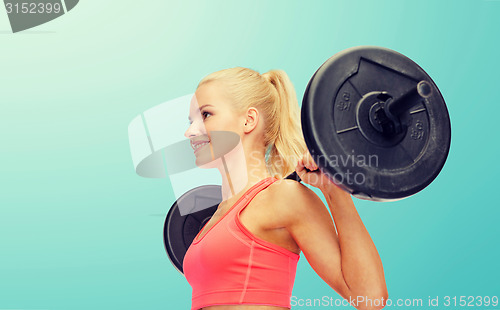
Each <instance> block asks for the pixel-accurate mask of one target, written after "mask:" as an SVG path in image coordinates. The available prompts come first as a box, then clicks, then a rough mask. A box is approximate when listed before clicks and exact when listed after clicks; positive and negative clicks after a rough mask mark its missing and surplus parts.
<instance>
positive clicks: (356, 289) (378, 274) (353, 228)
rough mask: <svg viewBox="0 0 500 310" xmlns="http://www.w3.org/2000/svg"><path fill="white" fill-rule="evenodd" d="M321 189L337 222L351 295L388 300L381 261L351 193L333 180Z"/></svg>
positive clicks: (346, 279)
mask: <svg viewBox="0 0 500 310" xmlns="http://www.w3.org/2000/svg"><path fill="white" fill-rule="evenodd" d="M320 190H321V192H322V193H323V195H324V196H325V199H326V201H327V203H328V208H329V209H330V212H331V214H332V216H333V220H334V222H335V226H336V229H337V235H338V240H339V248H340V256H341V258H340V261H341V269H342V274H343V277H344V281H345V283H346V285H347V287H348V288H349V291H350V295H351V296H360V297H365V298H366V297H368V298H378V299H381V298H383V299H384V300H387V295H388V293H387V288H386V284H385V277H384V269H383V267H382V261H381V260H380V256H379V254H378V252H377V249H376V248H375V245H374V244H373V241H372V239H371V237H370V235H369V233H368V231H367V230H366V227H365V225H364V224H363V222H362V221H361V218H360V217H359V214H358V212H357V211H356V207H355V206H354V202H353V201H352V198H351V195H350V194H349V193H347V192H345V191H343V190H341V189H340V188H339V187H337V186H336V185H335V184H333V183H329V184H328V183H327V184H325V185H323V186H322V187H320ZM379 301H381V300H379ZM374 302H375V301H374ZM380 304H381V305H385V303H383V304H382V303H380ZM368 305H369V303H368Z"/></svg>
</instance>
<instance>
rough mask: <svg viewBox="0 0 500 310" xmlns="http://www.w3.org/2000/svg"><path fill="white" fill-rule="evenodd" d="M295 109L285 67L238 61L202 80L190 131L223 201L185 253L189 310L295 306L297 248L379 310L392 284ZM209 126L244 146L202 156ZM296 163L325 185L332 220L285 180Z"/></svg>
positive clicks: (345, 291)
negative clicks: (320, 163)
mask: <svg viewBox="0 0 500 310" xmlns="http://www.w3.org/2000/svg"><path fill="white" fill-rule="evenodd" d="M299 117H300V113H299V106H298V103H297V99H296V95H295V91H294V88H293V85H292V84H291V82H290V80H289V78H288V76H287V75H286V73H285V72H283V71H280V70H272V71H269V72H267V73H265V74H262V75H261V74H259V73H258V72H255V71H253V70H251V69H247V68H232V69H227V70H222V71H219V72H215V73H212V74H210V75H208V76H207V77H205V78H204V79H203V80H202V81H201V82H200V83H199V85H198V88H197V90H196V93H195V97H194V98H193V100H192V102H191V107H190V121H191V124H190V126H189V128H188V130H187V131H186V133H185V136H186V137H187V138H189V139H191V143H192V146H193V149H194V152H195V155H196V157H197V164H199V166H202V167H203V168H210V167H215V168H218V169H219V170H220V172H221V176H222V197H223V201H222V203H221V204H220V205H219V206H218V208H217V211H216V212H215V213H214V215H213V216H212V218H211V219H210V221H208V222H207V223H206V225H205V226H204V227H203V229H202V230H201V231H200V232H199V233H198V235H197V236H196V238H195V239H194V241H193V243H192V244H191V246H190V247H189V249H188V251H187V253H186V256H185V258H184V266H183V268H184V273H185V276H186V279H187V280H188V282H189V283H190V285H191V286H192V288H193V295H192V309H193V310H196V309H203V310H209V309H210V310H250V309H252V310H257V309H258V310H271V309H272V310H277V309H289V308H291V307H290V305H291V301H290V298H291V292H292V288H293V281H294V279H295V271H296V266H297V261H298V259H299V254H300V252H301V251H302V252H303V253H304V256H305V257H306V259H307V261H308V262H309V263H310V265H311V266H312V268H313V269H314V270H315V271H316V273H317V274H318V275H319V276H320V277H321V278H322V279H323V280H324V281H325V282H326V283H327V284H328V285H329V286H330V287H332V288H333V289H334V290H335V291H336V292H338V293H339V294H340V295H341V296H342V297H343V298H345V299H347V300H348V301H350V302H351V305H353V306H355V307H356V308H357V309H381V308H383V306H384V301H385V300H386V299H387V289H386V284H385V279H384V272H383V268H382V263H381V260H380V257H379V255H378V253H377V250H376V248H375V246H374V244H373V242H372V240H371V238H370V235H369V234H368V232H367V230H366V229H365V227H364V225H363V223H362V221H361V219H360V217H359V215H358V213H357V211H356V208H355V206H354V204H353V201H352V199H351V197H350V195H349V194H348V193H346V192H345V191H343V190H341V189H340V188H339V187H337V186H336V185H335V184H334V183H333V182H331V181H330V179H329V178H328V177H327V176H326V175H324V174H323V173H321V172H320V170H319V169H318V167H317V166H316V164H315V163H314V161H313V160H312V158H311V155H310V154H309V153H308V151H307V148H306V146H305V142H304V140H303V136H302V132H301V128H300V119H299ZM212 132H232V133H236V134H237V135H239V138H240V148H239V151H232V152H231V153H230V154H227V156H224V157H223V160H220V159H217V158H215V160H213V161H212V162H210V163H208V164H207V161H204V162H200V163H198V159H199V158H201V157H202V156H203V154H204V153H205V155H206V154H212V158H213V154H214V151H213V148H214V141H212V140H211V133H212ZM236 149H238V148H236ZM209 157H210V156H209ZM294 170H296V171H297V173H298V175H299V176H300V178H301V179H302V181H303V182H305V183H308V184H310V185H312V186H315V187H318V188H319V189H320V190H321V192H322V193H323V195H324V196H325V198H326V201H327V203H328V209H329V210H330V212H331V214H332V215H333V221H332V217H331V216H330V213H329V212H328V210H327V208H325V205H324V204H323V202H322V201H321V199H320V198H319V197H318V196H317V195H316V194H315V193H314V192H313V191H312V190H310V189H309V188H308V187H306V186H304V185H303V184H301V183H299V182H296V181H292V180H286V179H283V177H286V176H287V175H288V174H290V173H292V172H293V171H294ZM334 222H335V224H334Z"/></svg>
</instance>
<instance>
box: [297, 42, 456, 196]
mask: <svg viewBox="0 0 500 310" xmlns="http://www.w3.org/2000/svg"><path fill="white" fill-rule="evenodd" d="M422 80H425V81H428V82H429V83H430V84H431V85H432V95H431V96H430V97H429V98H426V99H422V100H421V102H417V103H416V105H415V106H414V107H413V108H411V109H410V110H409V111H407V112H405V113H404V114H403V115H401V118H402V119H403V120H404V122H405V123H406V124H407V127H406V128H405V129H404V131H403V132H401V133H399V134H398V135H393V136H388V135H383V134H382V133H380V132H378V131H376V130H375V129H374V128H373V127H371V126H366V123H367V117H368V114H369V111H370V110H369V108H370V106H364V105H363V100H361V98H366V96H367V94H370V93H371V92H387V93H389V94H391V96H392V97H393V98H398V97H400V96H402V95H403V94H405V93H406V92H408V91H409V90H410V89H412V88H413V87H415V86H416V85H417V83H418V82H419V81H422ZM301 118H302V129H303V133H304V138H305V140H306V144H307V147H308V149H309V152H310V153H311V155H312V156H313V158H314V159H315V161H316V164H317V165H318V167H319V168H320V169H321V170H322V171H324V172H326V173H328V174H329V175H330V176H332V177H333V178H334V179H335V180H336V181H337V183H340V184H339V186H341V187H342V188H343V189H344V190H346V191H348V192H349V193H351V194H352V195H353V196H356V197H358V198H361V199H369V200H374V201H388V200H397V199H402V198H405V197H408V196H410V195H413V194H415V193H417V192H419V191H420V190H422V189H424V188H425V187H426V186H427V185H429V184H430V183H431V182H432V181H433V180H434V179H435V178H436V176H437V175H438V174H439V172H440V171H441V169H442V167H443V165H444V163H445V161H446V158H447V156H448V151H449V148H450V141H451V128H450V119H449V115H448V110H447V108H446V105H445V102H444V99H443V97H442V95H441V93H440V92H439V89H438V88H437V86H436V84H435V83H434V82H433V81H432V79H431V78H430V77H429V75H427V73H425V71H424V70H423V69H422V68H420V67H419V66H418V65H417V64H416V63H415V62H413V61H412V60H410V59H409V58H407V57H406V56H404V55H402V54H400V53H398V52H395V51H393V50H390V49H386V48H381V47H371V46H361V47H355V48H350V49H347V50H344V51H342V52H340V53H338V54H336V55H334V56H333V57H331V58H330V59H328V60H327V61H326V62H325V63H324V64H323V65H322V66H321V67H320V68H319V69H318V70H317V71H316V73H315V74H314V76H313V77H312V78H311V80H310V81H309V84H308V86H307V88H306V91H305V95H304V98H303V102H302V115H301Z"/></svg>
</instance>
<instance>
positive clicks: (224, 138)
mask: <svg viewBox="0 0 500 310" xmlns="http://www.w3.org/2000/svg"><path fill="white" fill-rule="evenodd" d="M231 105H232V103H231V100H230V98H229V96H228V95H227V93H226V92H225V90H224V87H223V86H222V84H221V83H219V82H216V81H212V82H209V83H207V84H204V85H202V86H200V87H199V88H198V89H197V90H196V92H195V95H194V96H193V99H192V100H191V104H190V108H189V122H190V126H189V128H188V129H187V130H186V132H185V133H184V136H185V137H186V138H188V139H190V140H191V147H192V148H193V151H194V154H195V156H196V161H197V165H198V166H200V164H205V163H208V162H211V161H213V160H215V159H217V158H219V157H220V156H222V155H224V154H226V153H228V152H229V151H230V150H232V149H233V148H234V147H235V146H236V145H237V144H238V142H239V138H240V136H241V135H242V134H243V127H244V124H245V118H244V116H243V115H239V114H237V113H236V112H235V111H234V110H233V108H232V106H231Z"/></svg>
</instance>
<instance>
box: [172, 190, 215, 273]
mask: <svg viewBox="0 0 500 310" xmlns="http://www.w3.org/2000/svg"><path fill="white" fill-rule="evenodd" d="M214 201H216V202H217V203H216V204H215V205H213V204H212V203H213V202H214ZM221 201H222V196H221V187H220V185H204V186H199V187H196V188H194V189H192V190H190V191H188V192H186V193H185V194H183V195H182V196H181V197H180V198H179V199H177V200H176V201H175V202H174V204H173V205H172V207H171V208H170V210H169V211H168V214H167V217H166V219H165V224H164V226H163V243H164V245H165V250H166V251H167V255H168V258H169V259H170V261H171V262H172V264H173V265H174V266H175V268H176V269H177V270H178V271H179V272H180V273H182V274H184V270H183V268H182V264H183V262H184V256H185V255H186V251H187V250H188V248H189V246H190V245H191V243H192V242H193V240H194V238H195V237H196V235H197V234H198V232H200V230H201V229H202V228H203V226H204V225H205V223H206V222H208V220H210V218H211V217H212V215H213V214H214V213H215V211H216V210H217V207H218V205H219V203H220V202H221ZM207 202H211V203H209V205H208V206H207V205H206V204H207ZM200 204H202V205H200ZM179 205H182V206H183V208H186V207H187V206H189V210H199V211H196V212H193V213H187V214H186V215H181V212H180V210H179Z"/></svg>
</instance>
